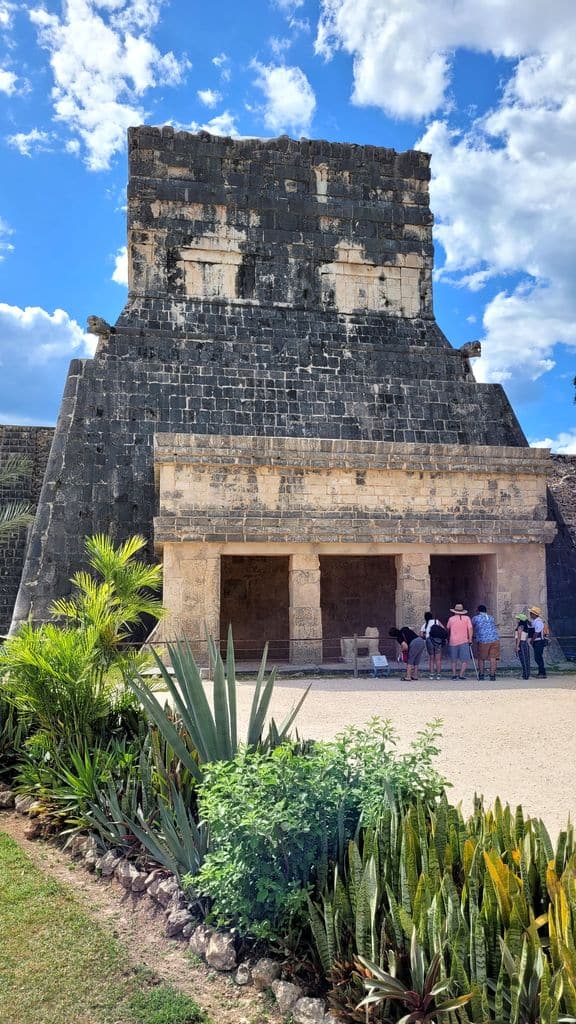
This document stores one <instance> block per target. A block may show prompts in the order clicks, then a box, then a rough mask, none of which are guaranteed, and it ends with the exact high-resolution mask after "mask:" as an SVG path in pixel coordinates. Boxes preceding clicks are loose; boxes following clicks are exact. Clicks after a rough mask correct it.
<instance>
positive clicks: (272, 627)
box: [220, 555, 290, 661]
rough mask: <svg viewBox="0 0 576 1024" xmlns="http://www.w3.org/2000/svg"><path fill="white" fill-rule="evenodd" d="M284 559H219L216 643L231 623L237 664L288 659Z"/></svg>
mask: <svg viewBox="0 0 576 1024" xmlns="http://www.w3.org/2000/svg"><path fill="white" fill-rule="evenodd" d="M288 564H289V558H288V557H287V556H276V555H270V556H269V555H259V556H256V555H223V556H222V558H221V560H220V643H221V644H223V645H224V647H225V645H226V635H227V633H228V625H229V624H230V623H231V624H232V632H233V634H234V649H235V652H236V659H237V660H238V661H252V660H253V659H256V658H260V657H261V655H262V651H263V650H264V645H265V643H266V642H268V644H269V658H271V659H274V660H276V661H287V660H288V658H289V650H290V646H289V636H290V625H289V622H290V620H289V605H290V597H289V586H288Z"/></svg>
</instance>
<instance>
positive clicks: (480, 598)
mask: <svg viewBox="0 0 576 1024" xmlns="http://www.w3.org/2000/svg"><path fill="white" fill-rule="evenodd" d="M496 583H497V580H496V555H432V556H431V557H430V610H431V612H432V614H433V615H435V616H437V617H438V618H439V619H441V620H442V622H446V620H447V619H448V618H449V617H450V609H451V608H453V607H454V605H455V604H456V603H458V602H459V603H460V604H463V605H464V607H465V608H466V609H467V611H468V613H469V615H470V618H472V616H473V615H475V614H476V609H477V607H478V605H479V604H485V605H486V607H487V609H488V611H489V612H491V613H492V614H495V612H496Z"/></svg>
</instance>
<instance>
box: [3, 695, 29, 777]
mask: <svg viewBox="0 0 576 1024" xmlns="http://www.w3.org/2000/svg"><path fill="white" fill-rule="evenodd" d="M27 735H28V723H27V722H26V721H25V719H24V717H23V716H22V715H21V714H19V713H18V711H17V710H16V708H15V707H14V705H13V704H10V703H9V702H8V701H6V700H4V699H3V697H2V693H1V691H0V779H2V780H7V779H11V778H12V775H13V773H14V769H15V766H16V764H17V763H18V760H19V757H20V753H21V750H22V747H23V744H24V742H25V740H26V737H27Z"/></svg>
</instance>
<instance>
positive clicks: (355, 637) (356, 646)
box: [354, 633, 358, 679]
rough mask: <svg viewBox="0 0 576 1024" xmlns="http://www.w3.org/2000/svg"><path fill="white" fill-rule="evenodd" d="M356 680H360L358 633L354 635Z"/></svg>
mask: <svg viewBox="0 0 576 1024" xmlns="http://www.w3.org/2000/svg"><path fill="white" fill-rule="evenodd" d="M354 679H358V633H354Z"/></svg>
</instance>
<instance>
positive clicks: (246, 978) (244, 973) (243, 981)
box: [234, 964, 252, 985]
mask: <svg viewBox="0 0 576 1024" xmlns="http://www.w3.org/2000/svg"><path fill="white" fill-rule="evenodd" d="M234 981H235V982H236V984H237V985H249V984H250V982H251V981H252V971H251V970H250V968H249V966H248V964H239V965H238V970H237V971H236V974H235V975H234Z"/></svg>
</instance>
